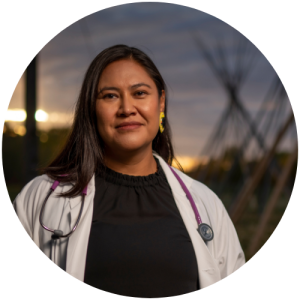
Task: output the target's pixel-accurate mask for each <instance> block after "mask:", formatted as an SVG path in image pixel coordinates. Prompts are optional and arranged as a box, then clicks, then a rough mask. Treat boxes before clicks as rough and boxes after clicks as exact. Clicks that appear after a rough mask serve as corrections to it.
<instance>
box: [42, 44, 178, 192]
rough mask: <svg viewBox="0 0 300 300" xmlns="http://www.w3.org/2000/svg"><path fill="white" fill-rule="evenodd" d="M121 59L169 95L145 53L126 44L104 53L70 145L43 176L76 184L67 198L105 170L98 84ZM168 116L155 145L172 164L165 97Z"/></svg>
mask: <svg viewBox="0 0 300 300" xmlns="http://www.w3.org/2000/svg"><path fill="white" fill-rule="evenodd" d="M121 59H133V60H135V61H136V62H137V63H139V64H140V65H141V66H142V67H144V69H145V70H146V72H147V73H148V74H149V76H150V77H151V78H152V80H153V81H154V82H155V85H156V87H157V90H158V94H159V96H161V95H162V90H165V93H166V84H165V82H164V80H163V78H162V76H161V74H160V73H159V71H158V69H157V68H156V66H155V64H154V63H153V61H152V60H151V59H150V58H149V56H148V55H146V54H145V53H144V52H143V51H141V50H139V49H137V48H134V47H128V46H126V45H115V46H112V47H109V48H106V49H105V50H103V51H102V52H100V53H99V54H98V55H97V56H96V57H95V59H94V60H93V61H92V63H91V64H90V66H89V68H88V69H87V72H86V74H85V77H84V80H83V83H82V87H81V90H80V93H79V97H78V101H77V103H76V108H75V116H74V121H73V125H72V128H71V132H70V134H69V137H68V139H67V141H66V144H65V146H64V147H63V149H62V151H61V152H60V153H59V154H58V156H57V157H56V158H55V159H54V160H53V161H52V162H51V163H50V164H49V165H48V166H47V167H46V168H44V169H43V173H45V174H47V175H48V176H49V177H50V178H52V179H54V180H59V181H61V182H70V181H71V182H74V183H75V184H74V186H73V188H72V189H71V190H69V191H68V192H66V193H64V194H62V195H63V196H66V197H73V196H76V195H79V194H80V193H81V191H82V190H83V189H84V188H85V186H86V185H87V184H88V183H89V181H90V180H91V178H92V177H93V174H94V173H95V172H99V171H103V170H104V169H105V163H104V143H103V140H102V139H101V136H100V135H99V132H98V130H97V118H96V111H95V108H96V100H97V96H98V83H99V80H100V76H101V74H102V72H103V70H104V69H105V68H106V67H107V66H108V65H109V64H110V63H112V62H114V61H117V60H121ZM164 113H165V120H164V128H165V129H164V131H163V133H160V131H158V133H157V135H156V136H155V138H154V140H153V142H152V149H153V150H154V151H156V152H157V153H158V154H159V155H160V156H161V157H162V158H163V159H164V160H165V161H166V162H167V163H168V164H170V165H171V164H172V161H173V160H174V159H175V157H174V151H173V146H172V142H171V130H170V125H169V122H168V113H167V97H166V98H165V111H164ZM175 160H176V159H175ZM176 162H177V160H176ZM177 164H178V162H177ZM178 165H179V164H178ZM179 166H180V165H179ZM62 175H64V176H62Z"/></svg>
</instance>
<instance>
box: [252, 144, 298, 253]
mask: <svg viewBox="0 0 300 300" xmlns="http://www.w3.org/2000/svg"><path fill="white" fill-rule="evenodd" d="M297 155H298V147H297V145H296V146H295V148H294V150H293V152H292V153H291V155H290V157H289V159H288V161H287V164H286V166H285V168H284V170H283V173H282V176H281V177H280V179H279V180H278V182H277V184H276V187H275V189H274V191H273V193H272V195H271V197H270V200H269V201H268V204H267V205H266V207H265V209H264V212H263V214H262V216H261V218H260V220H259V223H258V226H257V230H256V232H255V235H254V236H253V239H252V241H251V243H250V246H249V255H251V256H253V255H254V254H255V252H256V251H257V250H258V247H259V242H260V240H261V238H262V236H263V233H264V232H265V229H266V226H267V223H268V221H269V219H270V217H271V215H272V212H273V211H274V208H275V205H276V203H277V201H278V199H279V196H280V194H281V192H282V191H283V189H284V187H285V184H286V182H287V180H288V179H289V175H290V173H291V171H292V169H293V166H294V164H295V163H296V160H297Z"/></svg>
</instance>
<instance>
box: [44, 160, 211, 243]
mask: <svg viewBox="0 0 300 300" xmlns="http://www.w3.org/2000/svg"><path fill="white" fill-rule="evenodd" d="M169 167H170V166H169ZM170 169H171V171H172V172H173V174H174V175H175V177H176V179H177V180H178V182H179V183H180V185H181V187H182V189H183V190H184V192H185V194H186V197H187V198H188V200H189V201H190V204H191V206H192V209H193V211H194V214H195V217H196V220H197V223H198V229H197V231H198V232H199V234H200V236H201V238H202V239H203V240H204V242H205V243H207V242H209V241H211V240H212V239H213V238H214V232H213V230H212V228H211V227H210V226H209V225H208V224H205V223H202V220H201V217H200V214H199V211H198V209H197V207H196V204H195V202H194V199H193V197H192V195H191V193H190V192H189V190H188V189H187V187H186V185H185V184H184V182H183V181H182V179H181V178H180V177H179V175H178V174H177V173H176V172H175V171H174V170H173V169H172V168H171V167H170ZM58 185H59V181H57V180H56V181H54V183H53V184H52V186H51V188H50V191H49V192H48V194H47V196H46V198H45V200H44V203H43V205H42V208H41V212H40V218H39V220H40V224H41V226H42V227H43V228H44V229H45V230H47V231H50V232H52V233H53V234H52V236H51V238H52V239H53V240H56V239H60V238H66V237H68V236H70V235H71V234H72V233H73V232H74V231H75V230H76V228H77V226H78V223H79V221H80V218H81V215H82V211H83V207H84V200H85V196H86V194H87V186H86V187H85V188H84V190H83V191H82V193H81V194H82V202H81V207H80V211H79V214H78V217H77V221H76V223H75V225H74V227H73V229H72V230H71V231H70V232H69V233H67V234H64V233H63V231H61V230H59V229H51V228H48V227H46V226H45V225H44V224H43V220H42V219H43V215H44V209H45V206H46V202H47V200H48V199H49V197H50V195H51V194H52V193H53V192H54V191H55V189H56V188H57V186H58Z"/></svg>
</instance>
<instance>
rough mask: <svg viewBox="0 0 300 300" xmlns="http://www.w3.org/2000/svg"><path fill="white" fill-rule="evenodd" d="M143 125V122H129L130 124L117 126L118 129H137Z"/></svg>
mask: <svg viewBox="0 0 300 300" xmlns="http://www.w3.org/2000/svg"><path fill="white" fill-rule="evenodd" d="M141 126H142V124H128V125H123V126H119V127H117V129H118V130H133V129H137V128H139V127H141Z"/></svg>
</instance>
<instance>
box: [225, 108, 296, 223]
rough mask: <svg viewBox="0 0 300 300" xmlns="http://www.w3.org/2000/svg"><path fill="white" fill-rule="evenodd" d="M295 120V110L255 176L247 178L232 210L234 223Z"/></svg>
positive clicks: (258, 167)
mask: <svg viewBox="0 0 300 300" xmlns="http://www.w3.org/2000/svg"><path fill="white" fill-rule="evenodd" d="M293 120H294V115H293V112H291V114H290V115H289V117H288V118H287V120H286V122H285V123H284V125H283V126H282V128H281V129H280V130H279V132H278V134H277V136H276V138H275V140H274V143H273V145H272V147H271V148H270V150H269V151H268V152H267V154H266V155H265V156H264V157H263V158H262V161H261V162H260V163H259V164H258V166H257V168H256V170H255V172H254V174H253V176H251V177H250V178H249V179H248V180H247V182H246V183H245V185H244V186H243V188H242V190H241V192H240V193H239V194H238V196H237V198H236V200H235V202H234V203H235V205H234V206H233V208H232V209H231V210H230V217H231V219H232V221H233V223H237V221H238V220H239V219H240V217H241V216H242V214H243V212H244V210H245V209H246V207H247V204H248V201H249V199H250V197H249V196H250V195H251V194H252V193H253V192H254V190H255V188H256V187H257V185H258V183H259V181H260V180H261V178H262V176H263V175H264V173H265V171H266V169H267V167H268V165H269V164H270V162H271V159H272V157H273V156H274V153H275V150H276V148H277V146H278V144H279V142H280V141H281V139H282V138H283V136H284V135H285V133H286V131H287V129H288V128H289V125H290V124H291V122H292V121H293Z"/></svg>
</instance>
